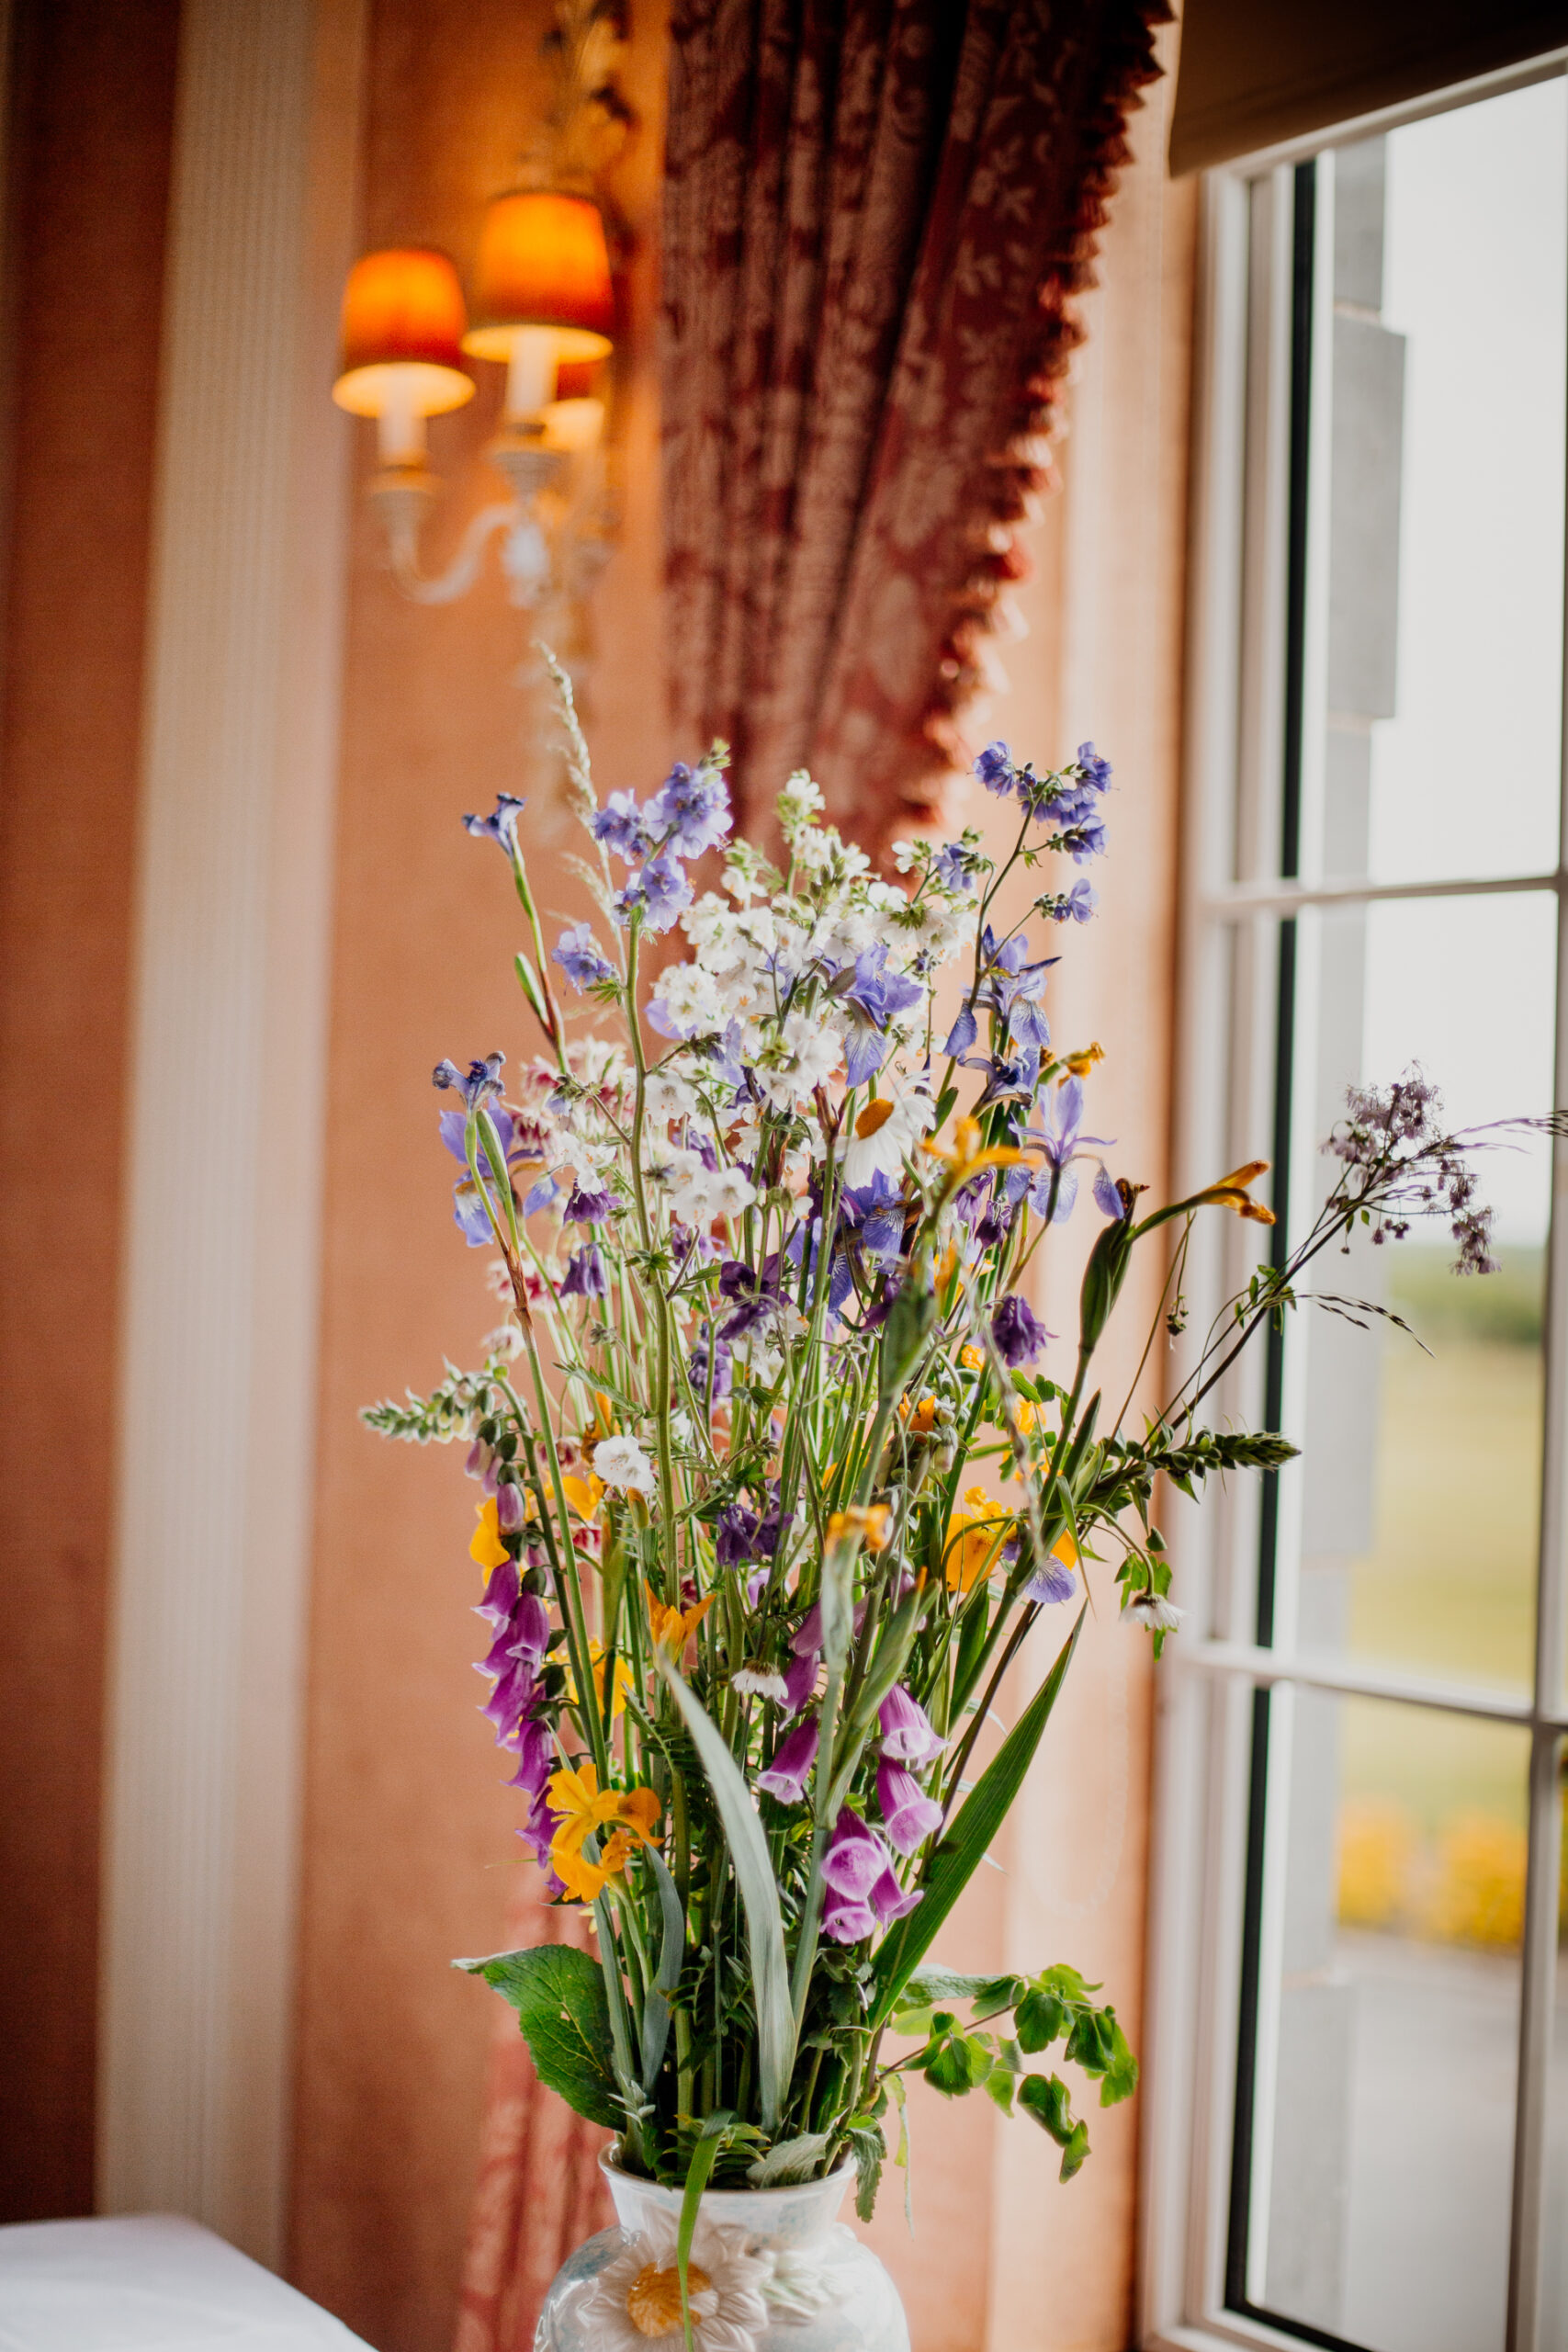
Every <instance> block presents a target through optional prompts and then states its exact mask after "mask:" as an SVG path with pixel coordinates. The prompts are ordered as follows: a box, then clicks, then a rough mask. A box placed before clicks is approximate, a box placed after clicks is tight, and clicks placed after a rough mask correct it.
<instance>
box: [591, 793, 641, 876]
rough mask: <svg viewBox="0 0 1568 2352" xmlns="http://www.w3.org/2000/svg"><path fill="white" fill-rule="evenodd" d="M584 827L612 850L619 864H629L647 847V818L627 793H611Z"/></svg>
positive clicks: (634, 799) (605, 846)
mask: <svg viewBox="0 0 1568 2352" xmlns="http://www.w3.org/2000/svg"><path fill="white" fill-rule="evenodd" d="M588 830H589V831H590V832H591V833H592V836H593V838H594V840H595V841H596V842H600V843H601V844H602V845H603V846H604V848H605V849H609V850H614V851H615V855H616V856H617V857H618V858H619V859H620V861H621V863H622V865H633V864H634V863H635V862H636V860H637V858H639V857H641V856H643V855H644V854H646V853H647V851H648V849H649V846H650V837H649V830H648V821H647V819H646V818H645V816H644V814H643V811H642V810H641V809H639V808H638V807H637V801H636V798H635V797H634V796H633V795H632V794H631V793H629V792H612V793H611V795H610V797H609V798H608V800H606V801H605V803H604V807H603V809H595V810H594V813H593V815H592V817H591V818H590V819H589V820H588Z"/></svg>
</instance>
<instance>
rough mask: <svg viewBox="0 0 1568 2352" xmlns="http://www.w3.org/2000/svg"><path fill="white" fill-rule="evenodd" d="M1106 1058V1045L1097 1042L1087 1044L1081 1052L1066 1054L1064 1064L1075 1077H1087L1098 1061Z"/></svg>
mask: <svg viewBox="0 0 1568 2352" xmlns="http://www.w3.org/2000/svg"><path fill="white" fill-rule="evenodd" d="M1104 1059H1105V1048H1104V1046H1101V1045H1099V1044H1096V1045H1093V1046H1085V1047H1084V1049H1083V1051H1082V1052H1081V1053H1077V1054H1066V1055H1064V1057H1063V1064H1062V1066H1063V1068H1064V1069H1066V1071H1067V1072H1068V1074H1069V1075H1070V1076H1071V1077H1073V1078H1087V1077H1088V1076H1089V1072H1090V1070H1091V1069H1093V1068H1094V1066H1095V1064H1096V1062H1102V1061H1103V1060H1104Z"/></svg>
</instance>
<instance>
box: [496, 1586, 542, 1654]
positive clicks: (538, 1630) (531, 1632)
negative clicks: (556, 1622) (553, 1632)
mask: <svg viewBox="0 0 1568 2352" xmlns="http://www.w3.org/2000/svg"><path fill="white" fill-rule="evenodd" d="M506 1631H507V1635H508V1638H509V1640H510V1643H511V1649H510V1651H509V1656H511V1657H515V1658H521V1659H523V1660H524V1662H525V1664H526V1665H528V1666H529V1667H531V1668H536V1667H537V1666H538V1664H539V1661H540V1659H541V1658H542V1657H544V1655H545V1652H546V1651H547V1649H548V1648H549V1646H550V1612H549V1611H548V1610H547V1608H546V1607H545V1604H544V1602H543V1601H542V1600H540V1598H539V1596H538V1594H537V1593H536V1592H524V1593H520V1594H519V1595H518V1597H517V1606H516V1608H515V1609H514V1610H513V1612H512V1616H511V1620H510V1622H509V1623H508V1625H507V1628H506Z"/></svg>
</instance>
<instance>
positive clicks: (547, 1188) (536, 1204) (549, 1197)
mask: <svg viewBox="0 0 1568 2352" xmlns="http://www.w3.org/2000/svg"><path fill="white" fill-rule="evenodd" d="M560 1189H561V1188H560V1186H559V1185H558V1183H557V1182H556V1180H555V1178H554V1177H553V1176H552V1175H551V1174H550V1173H549V1171H548V1170H546V1171H545V1173H544V1175H542V1176H541V1177H540V1179H539V1181H538V1182H537V1183H536V1184H535V1185H534V1186H533V1187H532V1188H531V1190H530V1192H529V1193H528V1197H527V1199H526V1200H525V1202H524V1204H523V1214H524V1216H533V1214H534V1212H535V1210H536V1209H547V1208H548V1207H549V1204H550V1203H551V1202H552V1201H554V1200H558V1198H559V1197H560Z"/></svg>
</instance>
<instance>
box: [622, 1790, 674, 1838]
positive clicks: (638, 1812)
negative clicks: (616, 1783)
mask: <svg viewBox="0 0 1568 2352" xmlns="http://www.w3.org/2000/svg"><path fill="white" fill-rule="evenodd" d="M663 1810H664V1808H663V1806H662V1805H661V1804H660V1802H659V1792H658V1790H657V1789H649V1788H638V1789H626V1790H625V1791H624V1792H623V1793H622V1796H621V1810H620V1815H619V1818H620V1820H621V1821H622V1823H623V1824H624V1825H625V1826H626V1828H627V1829H629V1830H630V1832H631V1834H632V1835H633V1837H634V1838H641V1839H642V1840H643V1841H644V1842H645V1843H646V1842H647V1841H648V1840H649V1839H650V1838H652V1836H653V1833H654V1831H655V1830H656V1829H657V1828H658V1826H659V1816H660V1814H661V1813H662V1812H663Z"/></svg>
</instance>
